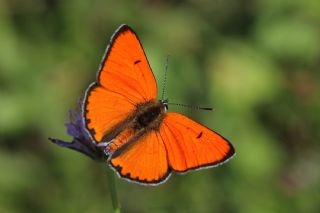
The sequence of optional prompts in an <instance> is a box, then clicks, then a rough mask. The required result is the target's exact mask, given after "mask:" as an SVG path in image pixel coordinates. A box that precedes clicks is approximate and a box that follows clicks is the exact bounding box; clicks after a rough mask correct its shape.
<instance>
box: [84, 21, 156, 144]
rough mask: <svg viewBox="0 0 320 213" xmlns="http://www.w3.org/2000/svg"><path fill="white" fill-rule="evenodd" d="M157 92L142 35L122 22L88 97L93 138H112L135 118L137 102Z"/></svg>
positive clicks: (87, 112) (86, 111) (87, 121)
mask: <svg viewBox="0 0 320 213" xmlns="http://www.w3.org/2000/svg"><path fill="white" fill-rule="evenodd" d="M156 96H157V85H156V81H155V78H154V76H153V73H152V71H151V68H150V66H149V63H148V60H147V58H146V56H145V53H144V51H143V48H142V46H141V44H140V42H139V39H138V37H137V35H136V34H135V33H134V31H133V30H132V29H131V28H130V27H128V26H127V25H122V26H120V27H119V29H118V30H117V31H116V32H115V34H114V35H113V37H112V39H111V42H110V45H109V46H108V48H107V50H106V53H105V55H104V59H103V61H102V63H101V66H100V68H99V72H98V76H97V82H94V83H93V84H92V85H90V87H89V88H88V89H87V91H86V95H85V99H84V104H83V117H84V123H85V126H86V129H87V130H88V132H89V134H90V136H91V138H92V139H93V141H94V142H96V143H100V142H109V141H110V140H112V139H113V138H114V137H115V136H116V135H117V134H119V133H120V132H121V131H122V130H123V129H125V128H126V124H127V123H128V122H129V121H130V119H131V120H132V119H133V112H134V110H135V109H136V106H137V105H138V104H140V103H144V102H147V101H150V100H155V99H156Z"/></svg>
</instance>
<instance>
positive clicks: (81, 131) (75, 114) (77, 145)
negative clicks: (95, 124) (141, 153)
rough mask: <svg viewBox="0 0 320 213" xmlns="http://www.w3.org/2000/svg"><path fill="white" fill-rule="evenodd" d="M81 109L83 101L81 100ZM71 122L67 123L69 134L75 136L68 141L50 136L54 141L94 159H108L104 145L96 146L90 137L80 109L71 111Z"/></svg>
mask: <svg viewBox="0 0 320 213" xmlns="http://www.w3.org/2000/svg"><path fill="white" fill-rule="evenodd" d="M79 105H80V107H79V108H80V109H81V101H80V104H79ZM69 120H70V122H69V123H67V124H65V126H66V128H67V133H68V135H70V136H72V137H73V140H72V141H71V142H66V141H63V140H60V139H55V138H49V140H50V141H52V142H53V143H55V144H57V145H59V146H61V147H67V148H69V149H73V150H76V151H78V152H81V153H83V154H85V155H87V156H88V157H90V158H91V159H93V160H98V161H103V160H106V159H107V156H106V154H105V153H104V151H103V148H102V147H98V146H96V145H95V144H94V143H93V142H92V141H91V139H90V137H89V135H88V133H87V131H86V129H85V126H84V123H83V119H82V115H81V113H80V110H74V111H71V110H70V111H69Z"/></svg>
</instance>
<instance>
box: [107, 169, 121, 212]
mask: <svg viewBox="0 0 320 213" xmlns="http://www.w3.org/2000/svg"><path fill="white" fill-rule="evenodd" d="M107 175H108V183H109V188H110V195H111V201H112V207H113V211H114V213H120V212H121V211H120V203H119V200H118V196H117V189H116V182H115V178H114V172H113V171H112V170H111V169H110V168H108V169H107Z"/></svg>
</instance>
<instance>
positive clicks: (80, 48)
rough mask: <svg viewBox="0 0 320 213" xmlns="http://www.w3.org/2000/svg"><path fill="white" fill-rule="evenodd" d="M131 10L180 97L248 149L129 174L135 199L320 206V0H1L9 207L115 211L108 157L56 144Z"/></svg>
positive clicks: (219, 206) (128, 193) (1, 183)
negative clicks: (173, 169) (164, 170)
mask: <svg viewBox="0 0 320 213" xmlns="http://www.w3.org/2000/svg"><path fill="white" fill-rule="evenodd" d="M122 23H127V24H129V25H130V26H131V27H132V28H133V29H135V31H136V32H137V33H138V35H139V37H140V39H141V41H142V43H143V46H144V48H145V51H146V54H147V56H148V59H149V61H150V64H151V67H152V68H153V71H154V73H155V75H156V77H157V80H158V85H159V90H161V89H162V88H161V85H162V79H163V76H164V69H165V61H166V57H167V55H168V54H169V55H170V56H171V57H170V62H169V71H168V82H167V83H168V84H167V97H168V98H169V100H170V101H172V102H178V103H184V104H190V105H196V106H198V105H199V106H211V107H213V108H214V111H213V112H207V111H199V110H190V109H185V108H182V107H180V108H179V107H173V106H172V107H171V108H170V110H172V111H178V112H182V113H185V114H187V115H188V116H190V117H192V118H194V119H196V120H198V121H200V122H201V123H203V124H205V125H207V126H209V127H211V128H212V129H214V130H216V131H217V132H219V133H220V134H222V135H224V136H225V137H226V138H228V139H229V140H230V141H231V142H232V143H233V144H234V146H235V148H236V151H237V155H236V157H235V158H234V159H233V160H231V161H230V162H228V163H227V164H225V165H223V166H221V167H218V168H214V169H209V170H202V171H198V172H193V173H188V174H187V175H173V176H172V177H171V178H170V179H169V180H168V181H167V183H165V184H163V185H161V186H158V187H145V186H139V185H137V184H132V183H128V182H126V181H124V180H120V179H117V181H116V183H117V188H118V194H119V199H120V202H121V206H122V210H123V212H200V213H201V212H243V213H250V212H252V213H257V212H259V213H260V212H262V213H263V212H266V213H269V212H320V181H319V180H320V164H319V163H320V154H319V153H320V145H319V140H320V96H319V92H320V88H319V83H320V72H319V71H320V1H319V0H305V1H299V0H186V1H182V0H171V1H160V0H138V1H131V0H126V1H118V0H108V1H102V0H95V1H76V0H69V1H61V0H28V1H23V0H0V44H1V45H0V169H1V170H0V212H111V211H112V206H111V201H110V195H109V187H108V184H107V174H106V170H107V169H108V168H107V166H106V165H105V164H104V165H103V164H99V163H96V162H94V161H92V160H91V159H89V158H87V157H86V156H84V155H82V154H79V153H76V152H74V151H72V150H67V149H62V148H60V147H57V146H55V145H54V144H51V143H50V142H49V141H48V139H47V138H48V137H49V136H51V137H58V138H62V139H65V140H71V138H70V136H68V135H67V134H66V131H65V127H64V123H66V122H68V110H69V109H73V108H76V107H77V102H78V100H79V99H80V98H81V97H82V96H83V94H84V91H85V89H86V87H87V86H88V85H89V83H91V82H92V81H94V80H95V75H96V70H97V68H98V66H99V63H100V60H101V57H102V55H103V52H104V49H105V47H106V45H107V44H108V42H109V39H110V37H111V35H112V34H113V32H114V30H115V29H116V28H117V27H118V26H119V25H120V24H122Z"/></svg>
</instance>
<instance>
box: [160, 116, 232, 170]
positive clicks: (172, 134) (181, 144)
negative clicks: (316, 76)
mask: <svg viewBox="0 0 320 213" xmlns="http://www.w3.org/2000/svg"><path fill="white" fill-rule="evenodd" d="M160 135H161V137H162V140H163V141H164V144H165V147H166V150H167V155H168V162H169V165H170V167H171V168H172V170H173V171H176V172H187V171H189V170H195V169H200V168H207V167H214V166H218V165H220V164H222V163H224V162H226V161H227V160H229V159H230V158H231V157H232V156H233V155H234V154H235V151H234V148H233V147H232V145H231V144H230V143H229V141H228V140H227V139H225V138H223V137H222V136H220V135H219V134H218V133H216V132H214V131H212V130H211V129H209V128H207V127H205V126H203V125H201V124H199V123H197V122H195V121H193V120H191V119H190V118H188V117H186V116H184V115H182V114H179V113H167V114H166V116H165V118H164V120H163V123H162V125H161V128H160Z"/></svg>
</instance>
